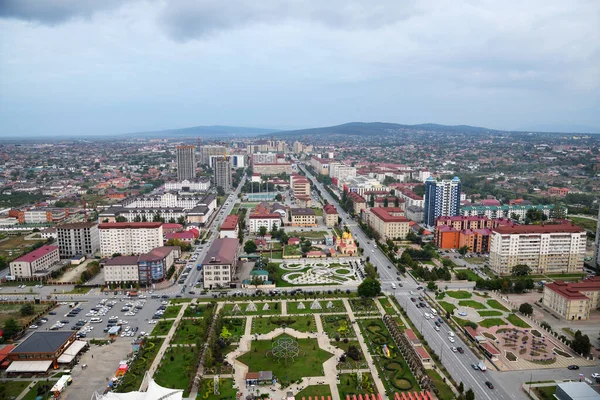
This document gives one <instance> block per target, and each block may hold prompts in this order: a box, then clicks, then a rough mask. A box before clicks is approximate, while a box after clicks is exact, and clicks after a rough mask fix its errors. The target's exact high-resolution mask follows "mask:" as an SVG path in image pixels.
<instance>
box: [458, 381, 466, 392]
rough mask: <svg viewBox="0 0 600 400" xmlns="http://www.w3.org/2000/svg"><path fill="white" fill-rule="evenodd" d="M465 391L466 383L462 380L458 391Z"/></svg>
mask: <svg viewBox="0 0 600 400" xmlns="http://www.w3.org/2000/svg"><path fill="white" fill-rule="evenodd" d="M464 391H465V385H464V384H463V383H462V382H460V383H459V384H458V392H459V393H462V392H464Z"/></svg>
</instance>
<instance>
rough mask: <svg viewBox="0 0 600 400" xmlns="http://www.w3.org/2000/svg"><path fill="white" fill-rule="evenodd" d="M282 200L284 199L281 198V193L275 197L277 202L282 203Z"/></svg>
mask: <svg viewBox="0 0 600 400" xmlns="http://www.w3.org/2000/svg"><path fill="white" fill-rule="evenodd" d="M282 199H283V198H282V197H281V193H277V194H276V195H275V200H277V201H281V200H282Z"/></svg>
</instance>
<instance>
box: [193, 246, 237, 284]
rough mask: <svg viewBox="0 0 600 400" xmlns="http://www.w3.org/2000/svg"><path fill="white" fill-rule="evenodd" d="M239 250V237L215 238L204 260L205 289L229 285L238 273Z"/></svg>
mask: <svg viewBox="0 0 600 400" xmlns="http://www.w3.org/2000/svg"><path fill="white" fill-rule="evenodd" d="M238 251H239V245H238V240H237V239H231V238H224V239H215V241H214V242H213V244H212V245H211V246H210V248H209V249H208V252H207V253H206V257H205V258H204V260H203V261H202V278H203V281H204V282H203V285H204V288H205V289H212V288H218V287H229V284H230V283H231V282H232V281H233V277H234V275H235V273H236V267H237V259H238Z"/></svg>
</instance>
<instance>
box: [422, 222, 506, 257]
mask: <svg viewBox="0 0 600 400" xmlns="http://www.w3.org/2000/svg"><path fill="white" fill-rule="evenodd" d="M435 224H436V226H435V236H434V241H435V245H436V246H438V247H439V248H441V249H458V248H461V247H463V246H467V247H468V248H469V251H473V252H477V253H481V252H483V253H488V252H489V251H490V235H491V233H492V231H491V228H496V227H499V226H514V225H515V223H514V222H513V221H512V220H510V219H507V218H497V219H489V218H487V217H464V216H454V217H439V218H438V219H437V220H436V222H435Z"/></svg>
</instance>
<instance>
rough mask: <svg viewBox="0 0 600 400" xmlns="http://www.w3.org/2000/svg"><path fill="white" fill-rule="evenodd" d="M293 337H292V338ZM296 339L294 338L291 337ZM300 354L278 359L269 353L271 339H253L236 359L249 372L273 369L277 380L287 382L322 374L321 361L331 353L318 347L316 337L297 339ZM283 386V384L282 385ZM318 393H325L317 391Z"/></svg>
mask: <svg viewBox="0 0 600 400" xmlns="http://www.w3.org/2000/svg"><path fill="white" fill-rule="evenodd" d="M279 338H291V337H290V336H289V335H285V334H284V335H280V336H278V337H277V338H276V340H277V339H279ZM292 339H293V338H292ZM293 340H294V341H296V339H293ZM296 342H297V344H298V348H299V350H300V355H299V356H298V357H297V358H296V359H295V360H293V361H292V360H290V359H288V361H287V363H286V361H285V360H283V359H281V360H278V359H277V358H275V357H273V356H272V355H271V354H268V355H267V352H270V350H271V349H272V345H273V342H272V341H271V340H255V341H253V342H251V348H250V351H249V352H248V353H246V354H243V355H242V356H241V357H239V358H238V360H239V361H240V362H242V363H244V364H246V365H247V366H248V368H249V371H250V372H258V371H273V375H275V377H277V378H278V381H279V382H284V383H288V382H290V381H295V380H298V379H300V378H304V377H308V376H322V375H323V362H325V360H327V359H329V358H330V357H331V356H332V354H331V353H329V352H327V351H325V350H322V349H320V348H319V345H318V344H317V340H316V339H298V340H297V341H296ZM284 386H285V385H284ZM319 395H325V394H324V393H319Z"/></svg>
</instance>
